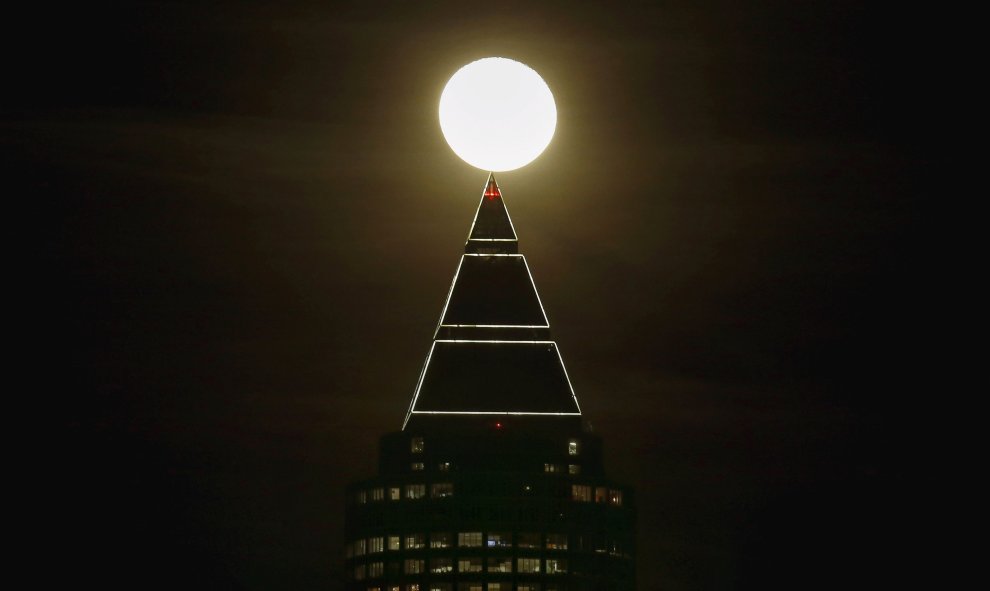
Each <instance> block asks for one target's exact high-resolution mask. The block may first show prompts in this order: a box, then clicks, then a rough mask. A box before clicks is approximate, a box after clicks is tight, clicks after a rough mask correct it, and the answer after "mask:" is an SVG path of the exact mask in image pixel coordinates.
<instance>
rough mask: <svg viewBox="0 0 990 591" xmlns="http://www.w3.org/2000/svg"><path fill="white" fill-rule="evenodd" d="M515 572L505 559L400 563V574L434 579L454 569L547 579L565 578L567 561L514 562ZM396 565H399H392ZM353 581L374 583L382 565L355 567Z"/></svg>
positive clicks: (516, 560) (436, 559)
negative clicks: (551, 576)
mask: <svg viewBox="0 0 990 591" xmlns="http://www.w3.org/2000/svg"><path fill="white" fill-rule="evenodd" d="M514 563H515V571H513V569H512V567H513V559H512V558H508V557H490V558H488V560H487V561H485V559H483V558H460V559H457V560H456V561H455V560H454V559H451V558H433V559H431V560H430V561H429V563H428V564H427V561H426V560H422V559H418V558H410V559H407V560H405V561H403V562H402V572H403V574H407V575H418V574H423V573H426V572H429V573H431V574H435V575H445V574H450V573H453V572H455V571H454V566H455V565H456V566H457V571H456V572H458V573H480V572H486V568H485V567H486V566H487V572H490V573H512V572H516V573H522V574H539V573H540V572H545V573H546V574H548V575H555V574H566V573H567V559H566V558H547V559H546V560H543V559H540V558H516V559H515V561H514ZM395 564H396V565H398V563H395ZM353 572H354V579H355V580H358V581H362V580H364V579H365V578H369V579H373V578H376V577H381V576H382V575H383V574H384V572H385V565H384V563H383V562H370V563H368V564H367V565H365V564H358V565H356V566H355V567H354V571H353Z"/></svg>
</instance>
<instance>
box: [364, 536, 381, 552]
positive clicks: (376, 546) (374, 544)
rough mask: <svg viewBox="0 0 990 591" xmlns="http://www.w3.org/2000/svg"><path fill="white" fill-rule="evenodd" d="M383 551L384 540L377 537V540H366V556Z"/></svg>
mask: <svg viewBox="0 0 990 591" xmlns="http://www.w3.org/2000/svg"><path fill="white" fill-rule="evenodd" d="M384 550H385V538H383V537H381V536H378V537H377V538H368V554H375V553H377V552H383V551H384Z"/></svg>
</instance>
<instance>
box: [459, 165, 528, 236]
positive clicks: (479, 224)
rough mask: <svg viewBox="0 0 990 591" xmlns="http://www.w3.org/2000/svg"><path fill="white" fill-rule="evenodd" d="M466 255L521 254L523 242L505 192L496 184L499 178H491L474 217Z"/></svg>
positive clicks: (493, 175) (491, 175) (489, 177)
mask: <svg viewBox="0 0 990 591" xmlns="http://www.w3.org/2000/svg"><path fill="white" fill-rule="evenodd" d="M464 252H467V253H487V254H508V253H516V252H519V239H518V237H517V236H516V229H515V228H514V227H512V219H511V218H509V210H507V209H506V208H505V202H504V201H502V192H501V191H499V189H498V183H497V182H495V174H494V173H492V174H489V175H488V184H487V185H486V186H485V192H484V194H482V196H481V203H480V204H478V212H477V213H476V214H474V222H473V223H472V224H471V232H470V233H469V234H468V239H467V244H465V245H464Z"/></svg>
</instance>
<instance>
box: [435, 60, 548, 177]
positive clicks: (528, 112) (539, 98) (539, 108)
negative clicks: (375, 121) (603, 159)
mask: <svg viewBox="0 0 990 591" xmlns="http://www.w3.org/2000/svg"><path fill="white" fill-rule="evenodd" d="M556 127H557V106H556V104H555V103H554V100H553V94H552V93H551V92H550V88H549V87H548V86H547V83H546V82H544V81H543V78H541V77H540V75H539V74H537V73H536V72H535V71H534V70H533V69H532V68H530V67H529V66H527V65H525V64H522V63H519V62H517V61H514V60H510V59H506V58H501V57H489V58H485V59H481V60H478V61H475V62H471V63H470V64H468V65H466V66H464V67H462V68H461V69H460V70H458V71H457V72H455V73H454V75H453V76H451V78H450V80H449V81H448V82H447V86H446V87H445V88H444V89H443V93H442V94H441V95H440V129H441V130H442V131H443V136H444V138H445V139H446V140H447V143H448V144H450V148H451V149H452V150H453V151H454V153H455V154H457V155H458V156H459V157H460V158H461V159H462V160H464V161H465V162H467V163H468V164H470V165H471V166H474V167H476V168H480V169H482V170H486V171H491V172H503V171H507V170H515V169H517V168H520V167H522V166H525V165H527V164H529V163H530V162H532V161H533V160H535V159H536V157H537V156H539V155H540V154H541V153H542V152H543V150H544V149H546V147H547V145H549V144H550V140H551V139H552V138H553V132H554V130H555V129H556Z"/></svg>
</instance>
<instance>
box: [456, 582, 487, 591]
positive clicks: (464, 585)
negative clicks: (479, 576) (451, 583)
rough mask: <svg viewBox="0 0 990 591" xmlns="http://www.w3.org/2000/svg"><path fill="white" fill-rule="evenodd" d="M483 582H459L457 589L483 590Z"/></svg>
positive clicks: (464, 590) (458, 590)
mask: <svg viewBox="0 0 990 591" xmlns="http://www.w3.org/2000/svg"><path fill="white" fill-rule="evenodd" d="M481 590H482V586H481V583H458V584H457V591H481Z"/></svg>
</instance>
